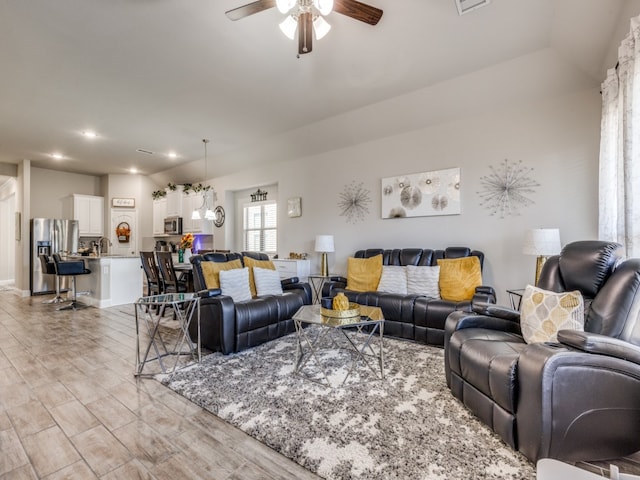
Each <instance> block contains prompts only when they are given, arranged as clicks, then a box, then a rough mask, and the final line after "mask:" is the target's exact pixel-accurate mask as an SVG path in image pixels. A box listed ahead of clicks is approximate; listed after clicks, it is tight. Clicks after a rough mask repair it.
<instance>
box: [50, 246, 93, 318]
mask: <svg viewBox="0 0 640 480" xmlns="http://www.w3.org/2000/svg"><path fill="white" fill-rule="evenodd" d="M53 261H54V264H55V266H56V275H58V276H60V277H65V276H67V277H71V303H70V304H69V305H65V306H64V307H60V308H58V310H76V309H77V308H80V307H83V306H84V305H79V304H78V302H76V295H77V293H76V276H77V275H88V274H90V273H91V270H89V269H88V268H85V266H84V260H65V261H63V260H62V259H61V258H60V255H58V254H57V253H54V254H53Z"/></svg>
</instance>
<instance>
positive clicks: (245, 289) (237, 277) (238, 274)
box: [220, 267, 251, 302]
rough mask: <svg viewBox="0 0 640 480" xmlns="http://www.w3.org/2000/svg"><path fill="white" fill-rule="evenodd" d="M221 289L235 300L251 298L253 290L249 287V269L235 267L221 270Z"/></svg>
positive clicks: (223, 293)
mask: <svg viewBox="0 0 640 480" xmlns="http://www.w3.org/2000/svg"><path fill="white" fill-rule="evenodd" d="M220 289H221V290H222V295H228V296H230V297H231V298H233V301H234V302H242V301H245V300H251V290H250V289H249V269H248V268H247V267H244V268H234V269H232V270H221V271H220Z"/></svg>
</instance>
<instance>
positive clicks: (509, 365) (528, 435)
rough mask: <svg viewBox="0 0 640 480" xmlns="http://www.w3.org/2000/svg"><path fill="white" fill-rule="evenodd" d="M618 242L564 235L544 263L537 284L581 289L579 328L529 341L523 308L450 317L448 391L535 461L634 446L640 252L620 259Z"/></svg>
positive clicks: (589, 456)
mask: <svg viewBox="0 0 640 480" xmlns="http://www.w3.org/2000/svg"><path fill="white" fill-rule="evenodd" d="M618 247H619V245H618V244H616V243H608V242H600V241H584V242H575V243H571V244H568V245H566V246H565V247H564V249H563V250H562V252H561V254H560V255H558V256H554V257H551V258H550V259H549V260H548V261H547V262H546V263H545V265H544V267H543V269H542V272H541V275H540V279H539V281H538V284H537V286H538V287H539V288H542V289H545V290H551V291H554V292H565V291H574V290H579V291H580V292H581V293H582V296H583V298H584V302H585V306H584V311H585V325H584V329H585V331H584V332H582V331H576V330H560V331H559V332H558V342H557V343H555V342H554V343H532V344H527V343H525V341H524V340H523V337H522V336H521V334H520V333H521V330H520V313H519V312H517V311H513V310H509V309H505V308H501V307H497V306H492V305H489V306H485V307H484V308H480V307H478V312H476V313H471V314H469V313H465V312H455V313H452V314H451V315H450V316H449V318H448V319H447V322H446V336H445V372H446V378H447V383H448V385H449V387H450V389H451V391H452V393H453V395H454V396H456V397H457V398H459V399H460V400H461V401H462V402H463V403H464V405H465V406H466V407H468V408H469V409H470V410H471V411H472V412H473V413H474V414H475V415H476V416H477V417H479V418H480V420H482V421H483V422H484V423H486V424H487V425H489V426H490V427H491V428H492V429H493V431H494V432H496V433H497V434H498V435H500V437H502V439H503V440H504V441H505V442H506V443H507V444H509V445H510V446H511V447H512V448H514V449H517V450H519V451H520V452H521V453H523V454H524V455H525V456H526V457H528V458H529V459H530V460H532V461H537V460H538V459H540V458H556V459H560V460H566V461H580V460H604V459H609V458H618V457H622V456H625V455H628V454H631V453H633V452H636V451H638V450H640V434H639V433H638V432H640V322H639V320H640V318H639V315H640V259H629V260H626V261H624V262H622V263H620V264H619V262H620V261H621V259H620V257H619V253H618Z"/></svg>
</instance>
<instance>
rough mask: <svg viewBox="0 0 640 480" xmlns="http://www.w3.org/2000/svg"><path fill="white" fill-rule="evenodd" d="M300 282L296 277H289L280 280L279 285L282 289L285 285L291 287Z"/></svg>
mask: <svg viewBox="0 0 640 480" xmlns="http://www.w3.org/2000/svg"><path fill="white" fill-rule="evenodd" d="M298 282H300V279H299V278H298V277H291V278H285V279H284V280H280V284H281V285H282V287H283V288H284V287H285V285H291V284H293V283H298Z"/></svg>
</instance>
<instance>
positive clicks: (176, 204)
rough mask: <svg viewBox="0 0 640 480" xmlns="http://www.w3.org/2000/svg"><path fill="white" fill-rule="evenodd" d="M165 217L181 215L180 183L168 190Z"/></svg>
mask: <svg viewBox="0 0 640 480" xmlns="http://www.w3.org/2000/svg"><path fill="white" fill-rule="evenodd" d="M165 198H166V200H167V215H166V216H167V217H181V216H182V185H178V186H177V188H176V189H175V190H173V191H172V190H169V191H168V192H167V196H166V197H165Z"/></svg>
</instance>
